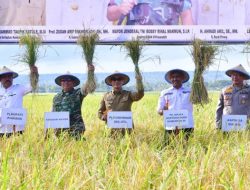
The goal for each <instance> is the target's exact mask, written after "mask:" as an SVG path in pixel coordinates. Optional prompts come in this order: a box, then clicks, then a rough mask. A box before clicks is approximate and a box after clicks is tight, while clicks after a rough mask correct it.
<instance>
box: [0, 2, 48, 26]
mask: <svg viewBox="0 0 250 190" xmlns="http://www.w3.org/2000/svg"><path fill="white" fill-rule="evenodd" d="M45 4H46V0H0V25H1V26H42V25H45V22H46V21H45V20H46V18H45V6H46V5H45Z"/></svg>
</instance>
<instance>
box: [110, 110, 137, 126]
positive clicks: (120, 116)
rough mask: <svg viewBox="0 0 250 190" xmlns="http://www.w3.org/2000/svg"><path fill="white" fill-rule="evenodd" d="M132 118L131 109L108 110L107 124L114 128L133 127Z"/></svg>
mask: <svg viewBox="0 0 250 190" xmlns="http://www.w3.org/2000/svg"><path fill="white" fill-rule="evenodd" d="M132 120H133V118H132V112H131V111H110V112H108V117H107V125H108V127H109V128H114V129H122V128H133V121H132Z"/></svg>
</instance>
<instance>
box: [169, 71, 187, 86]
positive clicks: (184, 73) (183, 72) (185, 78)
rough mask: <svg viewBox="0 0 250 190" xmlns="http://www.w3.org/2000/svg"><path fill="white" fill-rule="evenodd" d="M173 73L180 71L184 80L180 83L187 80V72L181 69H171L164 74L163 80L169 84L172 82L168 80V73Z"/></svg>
mask: <svg viewBox="0 0 250 190" xmlns="http://www.w3.org/2000/svg"><path fill="white" fill-rule="evenodd" d="M173 73H181V74H182V75H183V76H184V80H183V81H182V83H185V82H187V81H188V80H189V74H188V73H187V72H186V71H184V70H181V69H172V70H170V71H168V72H167V73H166V74H165V80H166V81H167V82H169V83H170V84H172V82H171V80H170V75H171V74H173Z"/></svg>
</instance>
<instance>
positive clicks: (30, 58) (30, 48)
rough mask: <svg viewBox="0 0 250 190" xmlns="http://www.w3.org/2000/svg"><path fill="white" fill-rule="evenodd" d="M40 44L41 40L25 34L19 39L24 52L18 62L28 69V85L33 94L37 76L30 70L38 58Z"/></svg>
mask: <svg viewBox="0 0 250 190" xmlns="http://www.w3.org/2000/svg"><path fill="white" fill-rule="evenodd" d="M41 43H42V38H41V37H40V36H34V35H30V34H25V35H23V36H21V37H20V38H19V44H20V45H21V46H24V48H25V52H24V54H23V55H22V56H21V59H20V61H22V62H24V63H27V64H28V66H29V68H30V84H31V87H32V91H33V92H35V91H36V90H37V87H38V80H39V74H38V73H34V72H31V68H32V67H33V66H35V64H36V61H37V59H38V57H39V47H40V45H41Z"/></svg>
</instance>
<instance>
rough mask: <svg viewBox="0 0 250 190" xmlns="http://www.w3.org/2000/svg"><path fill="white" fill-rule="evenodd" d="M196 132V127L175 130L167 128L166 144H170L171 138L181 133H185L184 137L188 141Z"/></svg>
mask: <svg viewBox="0 0 250 190" xmlns="http://www.w3.org/2000/svg"><path fill="white" fill-rule="evenodd" d="M193 132H194V128H186V129H175V130H165V134H164V144H165V145H168V144H169V143H170V141H171V138H173V137H174V136H177V135H179V134H180V133H182V134H183V139H184V140H185V141H188V139H189V137H190V136H191V135H192V133H193Z"/></svg>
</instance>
